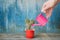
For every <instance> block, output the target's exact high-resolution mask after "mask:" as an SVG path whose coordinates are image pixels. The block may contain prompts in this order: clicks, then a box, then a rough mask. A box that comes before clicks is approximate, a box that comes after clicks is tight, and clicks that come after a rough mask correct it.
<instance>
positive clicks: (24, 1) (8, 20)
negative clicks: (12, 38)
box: [0, 0, 60, 33]
mask: <svg viewBox="0 0 60 40" xmlns="http://www.w3.org/2000/svg"><path fill="white" fill-rule="evenodd" d="M45 1H46V0H0V33H2V32H4V33H23V32H24V30H25V27H26V26H25V19H26V18H29V19H33V20H35V18H36V16H37V15H38V14H40V11H41V8H42V5H43V3H44V2H45ZM48 20H49V22H48V23H47V25H46V26H45V27H41V26H40V27H38V26H36V27H34V28H35V31H36V32H41V33H42V32H44V33H60V3H59V4H58V5H57V6H56V7H55V8H54V10H53V12H52V16H51V17H50V18H49V19H48Z"/></svg>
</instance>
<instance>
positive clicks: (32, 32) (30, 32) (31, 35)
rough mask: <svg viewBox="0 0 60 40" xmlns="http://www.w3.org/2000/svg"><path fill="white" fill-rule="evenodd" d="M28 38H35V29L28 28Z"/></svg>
mask: <svg viewBox="0 0 60 40" xmlns="http://www.w3.org/2000/svg"><path fill="white" fill-rule="evenodd" d="M25 32H26V38H34V30H26V31H25Z"/></svg>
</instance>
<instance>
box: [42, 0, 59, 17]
mask: <svg viewBox="0 0 60 40" xmlns="http://www.w3.org/2000/svg"><path fill="white" fill-rule="evenodd" d="M57 3H58V2H57V0H48V1H47V2H45V3H44V4H43V7H42V11H43V12H44V13H46V17H47V18H49V17H50V16H51V14H52V10H53V8H54V7H55V5H56V4H57Z"/></svg>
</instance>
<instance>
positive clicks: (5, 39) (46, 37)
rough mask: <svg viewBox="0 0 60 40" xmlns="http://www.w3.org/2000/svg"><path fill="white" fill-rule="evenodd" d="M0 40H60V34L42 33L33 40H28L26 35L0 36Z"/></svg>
mask: <svg viewBox="0 0 60 40" xmlns="http://www.w3.org/2000/svg"><path fill="white" fill-rule="evenodd" d="M0 40H60V34H55V33H53V34H52V33H49V34H47V33H41V34H37V35H35V37H34V38H32V39H27V38H26V37H25V34H0Z"/></svg>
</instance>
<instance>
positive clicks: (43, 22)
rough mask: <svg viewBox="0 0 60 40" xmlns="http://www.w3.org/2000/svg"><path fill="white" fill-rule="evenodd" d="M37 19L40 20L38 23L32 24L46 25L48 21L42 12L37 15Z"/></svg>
mask: <svg viewBox="0 0 60 40" xmlns="http://www.w3.org/2000/svg"><path fill="white" fill-rule="evenodd" d="M36 21H37V22H38V24H32V26H45V25H46V23H47V22H48V20H47V18H46V16H45V13H43V12H41V13H40V14H39V15H38V16H37V17H36Z"/></svg>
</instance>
